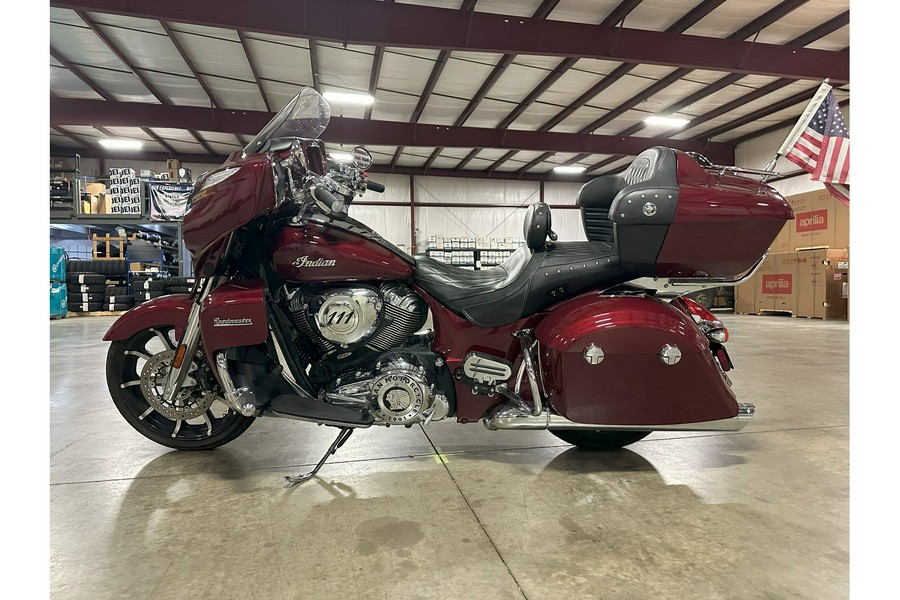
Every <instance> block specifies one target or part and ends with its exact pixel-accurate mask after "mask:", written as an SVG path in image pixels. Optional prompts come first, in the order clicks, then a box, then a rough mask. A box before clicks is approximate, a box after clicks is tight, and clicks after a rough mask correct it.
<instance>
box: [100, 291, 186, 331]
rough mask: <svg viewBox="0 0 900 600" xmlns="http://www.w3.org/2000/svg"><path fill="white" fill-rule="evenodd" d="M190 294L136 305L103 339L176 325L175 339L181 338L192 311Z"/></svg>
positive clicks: (169, 296) (120, 318) (114, 324)
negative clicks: (161, 326)
mask: <svg viewBox="0 0 900 600" xmlns="http://www.w3.org/2000/svg"><path fill="white" fill-rule="evenodd" d="M191 306H192V302H191V296H190V294H169V295H166V296H161V297H159V298H154V299H153V300H150V301H148V302H145V303H143V304H141V305H139V306H136V307H134V308H132V309H131V310H129V311H128V312H126V313H125V314H124V315H122V316H121V317H119V318H118V319H116V322H115V323H113V324H112V327H110V328H109V331H107V332H106V335H104V336H103V340H104V341H107V342H118V341H122V340H127V339H128V338H130V337H131V336H133V335H134V334H136V333H138V332H139V331H143V330H145V329H149V328H151V327H159V326H160V325H174V326H175V339H179V340H180V339H181V336H182V334H183V333H184V326H185V324H186V323H187V319H188V315H189V314H190V313H191Z"/></svg>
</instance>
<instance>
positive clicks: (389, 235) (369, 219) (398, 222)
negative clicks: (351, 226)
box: [350, 204, 410, 252]
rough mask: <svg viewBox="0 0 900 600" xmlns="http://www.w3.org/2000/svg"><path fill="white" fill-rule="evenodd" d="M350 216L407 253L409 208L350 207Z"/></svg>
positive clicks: (352, 205) (408, 243) (408, 244)
mask: <svg viewBox="0 0 900 600" xmlns="http://www.w3.org/2000/svg"><path fill="white" fill-rule="evenodd" d="M350 216H351V217H353V218H354V219H356V220H357V221H360V222H362V223H365V224H366V225H368V226H369V227H371V228H372V229H374V230H375V231H377V232H378V233H379V234H381V236H382V237H383V238H384V239H386V240H387V241H389V242H391V243H392V244H394V245H397V246H400V247H401V248H402V249H403V250H405V251H406V252H409V248H410V239H409V219H410V215H409V208H408V207H406V206H356V205H354V204H351V205H350Z"/></svg>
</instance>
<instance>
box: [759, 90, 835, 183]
mask: <svg viewBox="0 0 900 600" xmlns="http://www.w3.org/2000/svg"><path fill="white" fill-rule="evenodd" d="M829 81H830V80H829V79H826V80H825V81H823V82H822V84H821V85H820V86H819V89H817V90H816V93H815V94H813V97H812V98H811V99H810V101H809V104H807V105H806V108H804V109H803V113H802V114H801V115H800V119H799V120H798V121H797V122H796V123H795V124H794V128H793V129H791V132H790V133H789V134H788V136H787V137H786V138H785V140H784V143H783V144H781V147H780V148H778V152H776V153H775V156H774V157H773V158H772V160H770V161H769V163H768V164H767V165H766V166H765V168H764V169H763V171H771V170H772V169H774V168H775V163H777V162H778V159H779V158H781V157H782V156H784V155H785V154H786V153H787V152H788V151H790V149H791V147H792V146H793V145H794V143H795V142H796V141H797V139H798V138H799V137H800V135H801V134H802V133H803V130H804V129H805V128H806V124H807V123H809V120H810V119H811V118H812V116H813V115H814V114H815V112H816V110H818V108H819V105H821V104H822V100H824V99H825V96H827V95H828V92H830V91H831V89H832V87H831V85H829V83H828V82H829Z"/></svg>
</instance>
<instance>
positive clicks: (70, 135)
mask: <svg viewBox="0 0 900 600" xmlns="http://www.w3.org/2000/svg"><path fill="white" fill-rule="evenodd" d="M50 129H55V130H56V131H57V132H58V133H59V134H60V135H63V136H65V137H67V138H69V139H70V140H72V141H73V142H75V143H76V144H81V145H82V146H84V149H86V151H88V152H96V150H93V149H92V147H91V144H90V143H88V141H87V140H85V139H83V138H80V137H78V136H77V135H75V134H74V133H71V132H69V131H66V130H65V129H64V128H62V127H60V126H59V125H50ZM50 154H51V155H53V154H54V152H53V146H50Z"/></svg>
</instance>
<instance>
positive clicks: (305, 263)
mask: <svg viewBox="0 0 900 600" xmlns="http://www.w3.org/2000/svg"><path fill="white" fill-rule="evenodd" d="M293 264H294V266H295V267H297V268H306V267H333V266H335V265H336V264H337V261H335V260H328V259H324V258H317V259H315V260H310V258H309V256H301V257H299V258H297V260H295V261H294V263H293Z"/></svg>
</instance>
